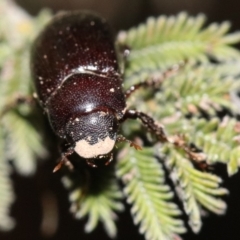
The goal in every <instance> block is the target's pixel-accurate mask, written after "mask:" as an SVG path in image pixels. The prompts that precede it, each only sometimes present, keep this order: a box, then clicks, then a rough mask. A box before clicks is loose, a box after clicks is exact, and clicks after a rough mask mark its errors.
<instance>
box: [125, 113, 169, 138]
mask: <svg viewBox="0 0 240 240" xmlns="http://www.w3.org/2000/svg"><path fill="white" fill-rule="evenodd" d="M127 118H132V119H137V118H138V119H140V120H141V121H142V123H143V125H144V126H145V127H146V128H148V129H149V130H150V131H151V132H153V133H154V134H155V135H156V136H157V138H158V139H159V140H160V141H161V142H167V141H168V139H167V136H166V134H165V132H164V128H163V126H160V125H157V124H156V122H155V121H154V119H153V118H151V117H150V116H148V115H147V114H145V113H143V112H139V111H136V110H127V111H126V112H125V114H124V117H123V119H124V120H125V119H127Z"/></svg>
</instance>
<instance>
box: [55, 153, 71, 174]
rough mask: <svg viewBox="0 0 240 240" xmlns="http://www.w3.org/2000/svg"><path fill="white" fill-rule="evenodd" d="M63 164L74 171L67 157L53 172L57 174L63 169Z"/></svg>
mask: <svg viewBox="0 0 240 240" xmlns="http://www.w3.org/2000/svg"><path fill="white" fill-rule="evenodd" d="M63 164H64V165H66V166H67V167H68V168H69V170H72V169H73V165H72V163H71V162H70V161H69V160H68V159H67V158H66V157H63V158H62V159H61V161H60V162H59V163H58V164H57V165H56V166H55V168H54V169H53V172H54V173H55V172H57V171H58V170H59V169H60V168H61V167H62V165H63Z"/></svg>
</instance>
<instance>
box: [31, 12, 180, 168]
mask: <svg viewBox="0 0 240 240" xmlns="http://www.w3.org/2000/svg"><path fill="white" fill-rule="evenodd" d="M117 51H118V49H116V46H115V43H114V36H113V33H112V29H111V27H110V26H109V25H108V23H107V22H106V20H105V19H103V18H101V17H99V16H98V15H96V14H94V13H90V12H83V11H73V12H64V13H60V14H57V15H56V16H55V17H54V18H53V20H52V21H51V22H50V23H49V24H48V25H47V26H46V27H45V28H44V29H43V31H42V32H41V33H40V34H39V36H38V37H37V38H36V40H35V42H34V44H33V47H32V51H31V61H30V62H31V74H32V79H33V82H34V85H35V89H36V94H35V95H36V98H37V99H38V101H39V103H40V105H41V107H42V108H43V109H44V112H45V113H46V114H47V116H48V119H49V122H50V124H51V127H52V129H53V131H54V132H55V134H56V135H58V136H59V137H60V138H61V139H64V141H65V148H66V149H64V150H62V158H61V161H60V163H59V164H58V165H57V166H56V167H55V169H54V171H56V170H58V169H59V168H60V167H61V165H62V164H63V163H64V164H68V165H69V164H70V162H69V160H68V156H70V155H71V154H72V153H73V152H76V153H77V154H78V155H79V156H80V157H82V158H84V159H86V160H87V163H88V164H89V165H90V166H92V167H96V166H97V165H96V161H97V159H102V158H104V159H106V164H108V163H109V162H110V161H111V160H112V158H113V154H112V152H113V149H114V146H115V144H116V142H119V141H128V142H130V144H131V146H134V147H135V148H136V149H140V146H138V145H137V144H134V143H133V142H131V141H129V140H127V139H126V138H124V137H123V136H121V135H118V130H119V126H120V125H121V124H122V123H123V122H124V121H125V120H126V119H128V118H131V119H137V118H138V119H140V120H141V121H142V123H143V125H144V126H145V127H146V128H147V129H148V130H149V131H151V132H153V133H154V134H155V135H156V136H157V137H158V139H159V140H160V141H167V137H166V135H165V133H164V129H163V127H162V126H159V125H158V124H156V123H155V121H154V120H153V119H152V118H151V117H150V116H148V115H147V114H145V113H143V112H139V111H137V110H131V109H127V108H126V99H127V98H128V97H129V96H130V95H131V94H132V93H133V92H134V91H135V90H137V89H138V88H140V87H143V86H154V85H156V84H157V83H160V82H161V81H162V80H163V79H164V77H167V76H168V75H169V71H166V73H165V74H163V75H162V78H158V79H147V80H146V81H143V82H141V83H139V84H137V85H134V86H132V87H131V88H130V89H129V90H127V91H125V92H124V90H123V76H122V74H121V71H120V67H119V55H118V52H117ZM175 71H176V68H175V69H174V70H171V71H170V72H175Z"/></svg>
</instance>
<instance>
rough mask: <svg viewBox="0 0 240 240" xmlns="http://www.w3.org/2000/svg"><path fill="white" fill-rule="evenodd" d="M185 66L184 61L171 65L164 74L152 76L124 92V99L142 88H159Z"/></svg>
mask: <svg viewBox="0 0 240 240" xmlns="http://www.w3.org/2000/svg"><path fill="white" fill-rule="evenodd" d="M185 65H186V61H183V62H180V63H179V64H176V65H173V66H172V67H170V68H169V69H167V70H166V71H165V72H163V73H161V74H160V75H157V76H155V77H154V76H152V77H151V78H148V79H146V80H145V81H142V82H140V83H138V84H135V85H133V86H131V87H130V88H129V89H128V90H127V91H126V92H125V98H128V97H129V96H130V95H131V94H132V93H134V92H135V91H136V90H138V89H139V88H143V87H146V88H159V87H160V86H161V84H162V83H163V81H164V80H165V79H167V78H169V77H172V76H174V75H175V74H176V73H177V72H178V71H179V70H180V69H182V68H183V66H185Z"/></svg>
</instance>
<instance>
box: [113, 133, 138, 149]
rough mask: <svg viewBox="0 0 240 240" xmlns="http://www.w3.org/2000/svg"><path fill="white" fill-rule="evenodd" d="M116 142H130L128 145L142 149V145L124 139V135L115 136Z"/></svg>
mask: <svg viewBox="0 0 240 240" xmlns="http://www.w3.org/2000/svg"><path fill="white" fill-rule="evenodd" d="M117 142H128V143H129V144H130V147H134V148H135V149H136V150H142V147H141V146H140V145H138V144H137V143H135V142H132V141H130V140H128V139H126V138H125V137H123V136H121V135H120V136H118V137H117Z"/></svg>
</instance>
